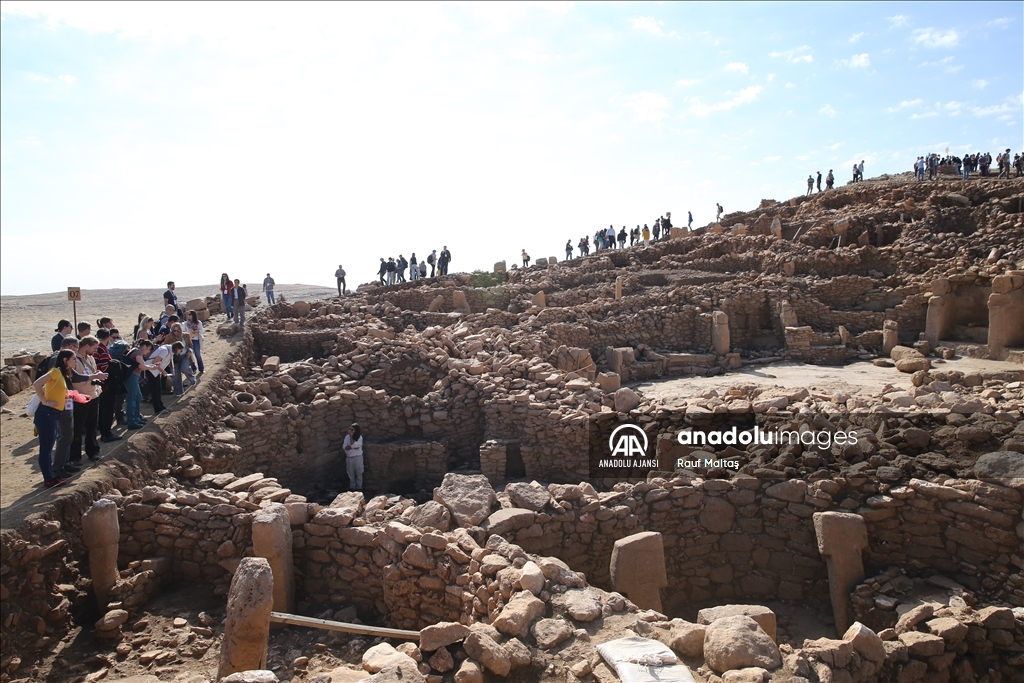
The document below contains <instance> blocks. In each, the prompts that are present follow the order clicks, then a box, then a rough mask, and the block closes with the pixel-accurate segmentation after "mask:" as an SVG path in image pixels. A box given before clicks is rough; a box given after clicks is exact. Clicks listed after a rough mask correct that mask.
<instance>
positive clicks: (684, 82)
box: [676, 78, 700, 88]
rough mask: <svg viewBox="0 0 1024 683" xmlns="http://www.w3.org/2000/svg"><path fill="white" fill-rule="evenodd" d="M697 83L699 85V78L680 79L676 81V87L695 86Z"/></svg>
mask: <svg viewBox="0 0 1024 683" xmlns="http://www.w3.org/2000/svg"><path fill="white" fill-rule="evenodd" d="M698 83H700V79H699V78H680V79H679V80H678V81H676V85H677V86H679V87H680V88H685V87H687V86H691V85H697V84H698Z"/></svg>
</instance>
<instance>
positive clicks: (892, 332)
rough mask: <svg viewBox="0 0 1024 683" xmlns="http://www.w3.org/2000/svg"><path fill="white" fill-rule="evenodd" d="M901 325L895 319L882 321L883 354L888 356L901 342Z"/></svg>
mask: <svg viewBox="0 0 1024 683" xmlns="http://www.w3.org/2000/svg"><path fill="white" fill-rule="evenodd" d="M899 332H900V326H899V323H898V322H896V321H895V320H886V321H885V322H883V323H882V355H883V356H888V355H889V354H890V353H891V352H892V350H893V347H895V346H896V345H898V344H899V343H900V334H899Z"/></svg>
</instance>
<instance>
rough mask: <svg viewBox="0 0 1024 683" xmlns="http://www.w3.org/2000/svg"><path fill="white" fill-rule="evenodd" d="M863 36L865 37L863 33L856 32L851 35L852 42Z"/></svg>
mask: <svg viewBox="0 0 1024 683" xmlns="http://www.w3.org/2000/svg"><path fill="white" fill-rule="evenodd" d="M863 37H864V34H863V33H854V34H853V35H852V36H850V42H851V43H856V42H857V41H858V40H860V39H861V38H863Z"/></svg>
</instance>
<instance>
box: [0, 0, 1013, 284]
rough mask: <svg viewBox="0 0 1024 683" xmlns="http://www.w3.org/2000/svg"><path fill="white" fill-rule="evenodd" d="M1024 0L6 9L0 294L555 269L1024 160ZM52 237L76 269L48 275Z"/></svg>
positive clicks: (1, 36) (13, 5)
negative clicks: (802, 203)
mask: <svg viewBox="0 0 1024 683" xmlns="http://www.w3.org/2000/svg"><path fill="white" fill-rule="evenodd" d="M1022 15H1024V3H1020V2H994V3H984V2H971V3H948V4H947V3H893V4H887V3H852V4H840V3H831V2H827V3H806V2H803V3H796V4H767V3H765V4H739V3H737V4H730V3H722V2H716V3H709V4H702V3H682V4H671V3H655V4H644V3H635V2H631V3H600V4H577V3H537V4H534V3H522V2H521V3H512V4H503V3H498V2H488V3H483V4H472V3H459V4H431V3H426V2H417V3H411V4H403V3H398V2H390V3H377V4H359V3H352V2H347V3H336V4H334V3H326V2H323V3H312V4H303V3H298V2H289V3H286V4H273V3H258V4H257V3H251V4H250V3H244V2H233V3H227V4H218V3H214V2H204V3H167V4H161V3H157V2H146V3H142V2H136V3H129V2H117V3H90V2H72V3H62V2H53V3H41V4H35V3H22V2H3V3H0V17H2V21H0V242H2V248H0V291H2V293H3V294H5V295H14V294H31V293H42V292H56V291H61V290H63V289H64V288H65V287H67V286H79V287H83V288H86V289H90V288H94V289H95V288H141V287H154V288H156V287H160V288H162V287H163V286H164V284H165V283H166V281H167V280H175V281H176V282H177V283H178V285H179V286H188V285H200V284H206V283H215V282H217V281H218V279H219V277H220V274H221V273H222V272H228V273H229V274H230V275H231V277H238V278H240V279H241V280H242V281H243V282H248V283H252V284H256V285H258V284H259V283H260V282H261V281H262V278H263V277H264V275H265V274H266V273H267V272H268V271H269V272H270V273H272V275H273V277H274V279H275V280H276V281H277V282H278V283H299V282H301V283H305V284H325V285H333V284H334V271H335V269H336V268H337V267H338V265H339V264H343V265H344V266H345V269H346V270H347V272H348V284H349V286H353V285H355V284H358V283H361V282H367V281H370V280H371V279H374V278H375V277H376V271H377V267H378V265H379V258H380V257H382V256H383V257H387V256H396V257H397V256H398V255H399V254H403V255H404V256H405V257H406V258H408V257H409V256H410V254H411V253H413V252H415V253H416V255H417V257H419V258H420V259H422V258H424V257H425V256H426V255H427V254H429V253H430V251H431V250H432V249H436V250H438V251H440V250H441V249H442V247H443V246H447V247H448V248H449V250H450V251H451V253H452V263H451V271H452V272H456V271H463V272H469V271H472V270H476V269H482V270H486V271H490V270H491V269H492V267H493V264H494V263H495V262H496V261H500V260H506V261H507V262H508V264H509V265H511V264H513V263H516V262H518V261H519V254H520V251H521V250H522V249H526V251H527V252H528V253H529V254H530V255H531V256H532V257H534V258H537V257H540V256H556V257H558V258H559V259H561V258H562V257H564V254H565V249H564V247H565V242H566V240H571V242H572V244H573V245H575V244H576V243H577V242H578V241H579V239H580V237H581V236H583V235H585V234H589V235H593V233H594V232H595V231H596V230H597V229H599V228H602V227H604V228H606V227H607V226H608V225H609V224H612V225H614V226H615V227H616V228H620V227H621V226H623V225H625V226H628V227H630V228H632V227H634V226H636V225H638V224H639V225H643V224H645V223H646V224H648V225H653V222H654V220H655V219H656V218H657V217H658V216H660V215H662V214H664V213H665V212H666V211H670V212H672V219H673V222H674V223H675V224H676V225H679V224H683V223H685V222H686V215H687V212H688V211H692V213H693V220H694V225H695V226H701V225H705V224H707V223H708V222H710V221H711V220H712V219H713V218H714V213H715V203H716V202H720V203H721V204H722V205H723V207H724V208H725V211H726V212H727V213H728V212H730V211H735V210H750V209H752V208H755V207H756V206H757V204H758V202H759V201H760V200H761V199H763V198H771V199H778V200H783V199H786V198H789V197H792V196H795V195H799V194H803V192H804V189H805V188H806V178H807V175H808V174H810V173H817V172H818V171H820V172H822V173H823V174H827V172H828V170H829V169H833V171H834V173H835V175H836V178H837V182H838V183H840V184H841V183H845V182H846V181H847V180H849V178H850V168H851V166H852V164H853V163H854V162H858V161H860V160H864V162H865V175H866V176H868V177H871V176H875V175H878V174H881V173H894V172H902V171H906V170H909V169H910V168H911V165H912V164H913V162H914V159H915V158H916V157H917V156H918V155H922V154H926V153H930V152H938V153H940V154H941V153H944V152H945V150H946V148H947V147H948V148H949V150H950V153H952V154H962V153H967V152H977V151H981V152H986V151H988V152H991V153H992V154H993V156H994V155H995V154H996V153H997V152H998V151H1000V150H1002V149H1005V148H1007V147H1010V148H1012V149H1013V150H1014V151H1015V152H1017V151H1020V150H1021V148H1022V145H1024V125H1022V122H1024V59H1022V58H1021V55H1022V54H1024V45H1022V42H1024V39H1022V36H1024V26H1022V19H1024V17H1022ZM50 246H52V247H53V248H54V249H56V250H57V252H59V253H60V254H61V255H62V258H61V259H59V260H53V259H47V258H44V257H45V255H47V254H49V253H52V252H51V251H50V250H49V247H50Z"/></svg>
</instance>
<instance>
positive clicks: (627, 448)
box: [608, 424, 647, 457]
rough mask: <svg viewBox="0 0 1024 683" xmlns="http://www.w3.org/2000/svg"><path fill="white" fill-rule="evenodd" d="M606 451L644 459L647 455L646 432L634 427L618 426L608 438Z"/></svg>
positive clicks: (628, 425) (629, 425) (627, 425)
mask: <svg viewBox="0 0 1024 683" xmlns="http://www.w3.org/2000/svg"><path fill="white" fill-rule="evenodd" d="M634 432H635V433H634ZM608 450H610V451H611V452H612V453H613V454H620V455H625V456H627V457H644V456H645V455H646V454H647V432H645V431H644V430H642V429H640V427H638V426H636V425H632V424H624V425H619V426H618V427H616V428H615V429H614V430H612V435H611V436H609V437H608Z"/></svg>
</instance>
